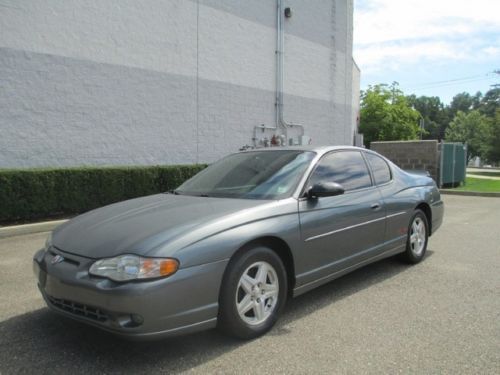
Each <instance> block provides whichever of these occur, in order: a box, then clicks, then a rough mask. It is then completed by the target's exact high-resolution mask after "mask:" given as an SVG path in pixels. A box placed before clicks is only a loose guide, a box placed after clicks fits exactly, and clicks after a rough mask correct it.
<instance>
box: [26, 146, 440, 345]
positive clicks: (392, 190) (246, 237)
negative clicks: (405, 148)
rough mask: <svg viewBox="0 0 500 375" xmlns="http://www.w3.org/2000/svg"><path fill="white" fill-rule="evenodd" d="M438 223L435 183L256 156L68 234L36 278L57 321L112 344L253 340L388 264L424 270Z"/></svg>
mask: <svg viewBox="0 0 500 375" xmlns="http://www.w3.org/2000/svg"><path fill="white" fill-rule="evenodd" d="M443 211H444V207H443V202H442V201H441V198H440V194H439V190H438V189H437V187H436V184H435V183H434V181H433V180H432V179H431V178H430V177H428V176H426V175H425V174H416V173H415V174H413V173H409V172H405V171H403V170H401V169H399V168H398V167H397V166H395V165H394V164H393V163H391V162H390V161H389V160H387V159H385V158H384V157H382V156H380V155H379V154H377V153H375V152H372V151H369V150H365V149H360V148H355V147H317V148H312V147H311V148H269V149H263V150H252V151H246V152H241V153H237V154H233V155H230V156H227V157H225V158H223V159H221V160H219V161H218V162H216V163H214V164H212V165H211V166H209V167H208V168H206V169H205V170H203V171H201V172H200V173H198V174H197V175H196V176H194V177H193V178H191V179H190V180H188V181H186V182H185V183H183V184H182V185H181V186H179V187H178V188H177V189H176V190H174V191H171V192H168V193H163V194H156V195H152V196H147V197H142V198H137V199H132V200H128V201H124V202H120V203H116V204H112V205H109V206H106V207H102V208H99V209H97V210H93V211H90V212H87V213H85V214H83V215H80V216H78V217H76V218H74V219H72V220H70V221H68V222H67V223H65V224H63V225H62V226H60V227H59V228H57V229H56V230H55V231H54V232H53V233H52V235H51V236H49V238H48V239H47V242H46V245H45V248H44V249H41V250H39V251H38V252H37V253H36V254H35V257H34V263H33V265H34V271H35V274H36V279H37V282H38V286H39V289H40V291H41V293H42V296H43V297H44V299H45V301H46V302H47V305H48V306H49V307H50V308H51V309H52V310H54V311H55V312H57V313H60V314H62V315H64V316H67V317H71V318H74V319H77V320H79V321H81V322H84V323H88V324H91V325H94V326H97V327H99V328H102V329H105V330H107V331H110V332H113V333H116V334H119V335H123V336H126V337H132V338H143V339H146V338H156V337H164V336H171V335H176V334H181V333H182V334H184V333H188V332H193V331H199V330H203V329H208V328H213V327H216V326H217V327H218V328H220V329H221V330H223V331H224V332H226V333H227V334H230V335H233V336H236V337H239V338H244V339H249V338H253V337H256V336H258V335H261V334H263V333H265V332H266V331H268V330H269V329H271V327H272V326H273V325H274V323H275V322H276V320H277V319H278V317H279V316H280V313H281V312H282V310H283V308H284V307H285V303H286V300H287V299H288V298H290V297H294V296H297V295H300V294H302V293H305V292H307V291H309V290H311V289H313V288H315V287H317V286H319V285H322V284H324V283H327V282H329V281H331V280H334V279H335V278H338V277H340V276H341V275H344V274H346V273H348V272H351V271H353V270H355V269H357V268H359V267H362V266H364V265H366V264H368V263H371V262H375V261H377V260H380V259H382V258H386V257H390V256H394V255H398V256H399V257H401V259H402V260H404V261H406V262H408V263H418V262H420V261H421V260H422V259H423V258H424V256H425V252H426V248H427V241H428V238H429V236H430V235H431V234H432V233H434V232H435V231H436V230H437V229H438V227H439V226H440V225H441V222H442V219H443Z"/></svg>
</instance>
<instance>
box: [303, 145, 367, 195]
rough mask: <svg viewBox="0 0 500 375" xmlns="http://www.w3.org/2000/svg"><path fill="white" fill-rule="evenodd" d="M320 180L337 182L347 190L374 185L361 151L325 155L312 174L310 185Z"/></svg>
mask: <svg viewBox="0 0 500 375" xmlns="http://www.w3.org/2000/svg"><path fill="white" fill-rule="evenodd" d="M318 182H336V183H338V184H341V185H342V186H343V187H344V189H345V191H349V190H356V189H362V188H366V187H370V186H371V185H372V182H371V178H370V174H369V172H368V168H367V166H366V163H365V160H364V159H363V156H362V155H361V153H360V152H359V151H338V152H332V153H330V154H327V155H326V156H324V157H323V158H322V159H321V160H320V161H319V162H318V165H317V166H316V169H315V170H314V172H313V174H312V175H311V178H310V180H309V186H312V185H314V184H316V183H318Z"/></svg>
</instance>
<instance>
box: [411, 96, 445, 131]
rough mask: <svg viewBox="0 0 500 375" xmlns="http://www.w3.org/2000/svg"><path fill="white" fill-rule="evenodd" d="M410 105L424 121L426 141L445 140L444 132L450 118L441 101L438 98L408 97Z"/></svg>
mask: <svg viewBox="0 0 500 375" xmlns="http://www.w3.org/2000/svg"><path fill="white" fill-rule="evenodd" d="M407 99H408V103H409V104H410V105H411V106H412V107H413V108H415V109H416V110H417V111H418V112H420V114H421V115H422V117H423V119H424V130H425V132H424V134H423V138H424V139H437V140H441V139H443V138H444V132H445V130H446V127H447V126H448V124H449V122H450V118H449V116H448V113H447V111H446V108H445V106H444V104H443V103H442V102H441V99H439V97H437V96H419V97H416V96H415V95H409V96H407Z"/></svg>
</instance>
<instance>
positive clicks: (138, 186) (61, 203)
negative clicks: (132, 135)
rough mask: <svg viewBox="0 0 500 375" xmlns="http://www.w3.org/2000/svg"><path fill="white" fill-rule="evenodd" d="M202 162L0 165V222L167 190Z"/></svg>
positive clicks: (68, 211) (81, 209)
mask: <svg viewBox="0 0 500 375" xmlns="http://www.w3.org/2000/svg"><path fill="white" fill-rule="evenodd" d="M203 168H205V165H171V166H151V167H84V168H65V169H21V170H15V169H10V170H9V169H6V170H0V223H4V224H5V223H12V222H23V221H32V220H36V219H42V218H49V217H56V216H64V215H73V214H78V213H82V212H85V211H88V210H91V209H93V208H96V207H101V206H104V205H106V204H110V203H113V202H118V201H121V200H125V199H130V198H134V197H139V196H143V195H149V194H155V193H159V192H164V191H168V190H171V189H174V188H176V187H177V186H179V185H180V184H181V183H182V182H183V181H185V180H186V179H188V178H189V177H191V176H193V175H194V174H196V173H197V172H199V171H200V170H202V169H203Z"/></svg>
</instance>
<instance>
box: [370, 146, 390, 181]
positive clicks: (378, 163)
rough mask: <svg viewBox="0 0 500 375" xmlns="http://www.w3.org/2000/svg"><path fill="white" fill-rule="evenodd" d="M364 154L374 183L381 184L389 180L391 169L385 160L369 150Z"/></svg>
mask: <svg viewBox="0 0 500 375" xmlns="http://www.w3.org/2000/svg"><path fill="white" fill-rule="evenodd" d="M365 155H366V158H367V159H368V162H369V163H370V166H371V167H372V171H373V177H375V184H377V185H381V184H385V183H386V182H389V181H391V169H390V168H389V166H388V165H387V162H386V161H385V160H384V159H382V158H381V157H380V156H377V155H375V154H372V153H369V152H367V153H365Z"/></svg>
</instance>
